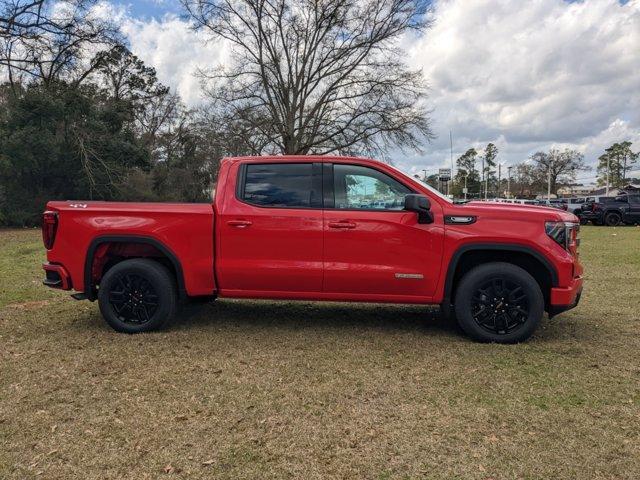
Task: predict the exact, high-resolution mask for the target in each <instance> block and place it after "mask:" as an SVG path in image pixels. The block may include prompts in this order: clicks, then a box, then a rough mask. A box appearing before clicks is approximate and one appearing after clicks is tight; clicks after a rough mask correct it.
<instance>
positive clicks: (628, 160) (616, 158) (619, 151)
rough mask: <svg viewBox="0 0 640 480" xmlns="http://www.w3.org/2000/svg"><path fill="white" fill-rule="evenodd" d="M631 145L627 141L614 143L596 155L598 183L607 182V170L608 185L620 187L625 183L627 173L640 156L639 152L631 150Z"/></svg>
mask: <svg viewBox="0 0 640 480" xmlns="http://www.w3.org/2000/svg"><path fill="white" fill-rule="evenodd" d="M631 145H632V143H631V142H629V141H625V142H620V143H614V144H613V145H611V146H610V147H609V148H607V149H606V150H605V153H604V154H602V155H600V157H598V166H597V172H598V184H600V185H605V184H606V183H607V170H608V174H609V185H611V186H613V187H621V186H623V185H624V184H625V183H626V180H627V176H628V173H629V172H630V171H631V170H633V168H634V166H635V164H636V162H637V161H638V157H640V152H634V151H633V150H631Z"/></svg>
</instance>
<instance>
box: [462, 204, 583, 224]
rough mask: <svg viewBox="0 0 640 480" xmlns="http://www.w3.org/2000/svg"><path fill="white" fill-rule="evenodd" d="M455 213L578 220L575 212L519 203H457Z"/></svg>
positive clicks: (507, 217) (494, 216) (497, 216)
mask: <svg viewBox="0 0 640 480" xmlns="http://www.w3.org/2000/svg"><path fill="white" fill-rule="evenodd" d="M456 207H457V208H456V209H455V213H452V214H455V215H475V216H478V217H485V218H487V217H490V218H504V219H512V220H515V219H517V220H526V219H531V220H546V221H565V222H578V221H579V220H578V217H576V216H575V215H574V214H573V213H570V212H565V211H564V210H560V209H557V208H553V207H543V206H537V205H519V204H514V203H498V202H469V203H465V204H459V205H456Z"/></svg>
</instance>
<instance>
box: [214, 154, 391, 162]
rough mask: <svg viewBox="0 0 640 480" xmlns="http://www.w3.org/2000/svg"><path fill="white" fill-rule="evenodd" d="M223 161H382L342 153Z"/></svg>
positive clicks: (252, 156) (254, 157) (225, 159)
mask: <svg viewBox="0 0 640 480" xmlns="http://www.w3.org/2000/svg"><path fill="white" fill-rule="evenodd" d="M222 160H223V161H229V162H237V161H247V160H254V161H265V160H267V161H269V162H290V161H291V160H305V161H310V162H335V161H345V160H347V161H349V160H351V161H354V160H356V161H359V162H376V163H383V162H381V161H380V160H376V159H373V158H365V157H352V156H342V155H250V156H244V157H225V158H223V159H222Z"/></svg>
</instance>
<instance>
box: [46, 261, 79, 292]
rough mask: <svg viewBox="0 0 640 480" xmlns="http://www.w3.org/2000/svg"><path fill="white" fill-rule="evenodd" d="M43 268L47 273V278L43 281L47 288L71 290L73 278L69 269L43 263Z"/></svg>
mask: <svg viewBox="0 0 640 480" xmlns="http://www.w3.org/2000/svg"><path fill="white" fill-rule="evenodd" d="M42 268H43V269H44V271H45V278H44V280H43V281H42V283H43V284H45V285H46V286H47V287H51V288H57V289H60V290H71V288H72V285H71V276H70V275H69V272H67V269H66V268H64V267H63V266H62V265H56V264H55V263H43V264H42Z"/></svg>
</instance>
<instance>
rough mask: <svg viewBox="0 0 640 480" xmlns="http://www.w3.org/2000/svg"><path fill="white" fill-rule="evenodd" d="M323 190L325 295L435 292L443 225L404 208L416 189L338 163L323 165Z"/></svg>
mask: <svg viewBox="0 0 640 480" xmlns="http://www.w3.org/2000/svg"><path fill="white" fill-rule="evenodd" d="M324 191H325V213H324V234H325V239H324V262H325V263H324V265H325V271H324V286H323V290H324V292H325V293H327V294H348V295H353V297H356V298H357V297H360V298H362V299H365V300H366V299H371V300H389V301H393V300H394V299H397V300H398V301H401V300H405V301H406V300H410V299H411V297H413V298H415V299H416V301H420V299H421V298H422V299H424V298H425V297H430V296H431V295H433V294H434V291H435V288H436V284H437V281H438V278H439V274H440V263H441V256H442V225H440V226H438V225H436V224H435V223H434V224H419V223H418V219H417V215H416V214H415V213H413V212H407V211H404V210H403V208H404V198H405V195H407V194H408V193H415V192H413V191H412V190H411V189H410V188H409V187H407V186H405V185H404V184H402V183H401V182H400V181H399V180H396V179H395V178H392V177H391V176H390V175H387V174H386V173H384V172H382V171H380V170H377V169H374V168H371V167H366V166H363V165H355V164H354V165H352V164H338V163H336V164H334V165H333V166H331V165H325V169H324ZM327 192H329V193H328V194H327ZM432 207H433V208H434V209H436V208H440V207H439V205H438V204H437V203H435V202H433V204H432ZM348 295H345V296H348ZM338 296H339V295H338Z"/></svg>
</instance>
